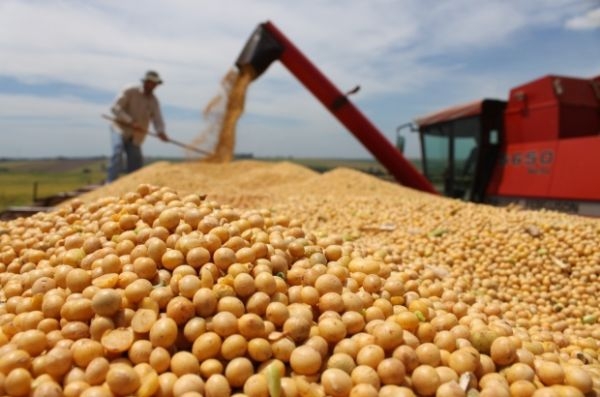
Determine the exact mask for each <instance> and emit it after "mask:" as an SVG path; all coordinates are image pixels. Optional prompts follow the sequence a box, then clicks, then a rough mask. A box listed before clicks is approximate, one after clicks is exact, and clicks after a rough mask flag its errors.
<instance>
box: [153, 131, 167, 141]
mask: <svg viewBox="0 0 600 397" xmlns="http://www.w3.org/2000/svg"><path fill="white" fill-rule="evenodd" d="M156 135H158V137H159V138H160V140H161V141H163V142H168V141H169V137H168V136H167V134H166V133H165V132H164V131H161V132H158V133H156Z"/></svg>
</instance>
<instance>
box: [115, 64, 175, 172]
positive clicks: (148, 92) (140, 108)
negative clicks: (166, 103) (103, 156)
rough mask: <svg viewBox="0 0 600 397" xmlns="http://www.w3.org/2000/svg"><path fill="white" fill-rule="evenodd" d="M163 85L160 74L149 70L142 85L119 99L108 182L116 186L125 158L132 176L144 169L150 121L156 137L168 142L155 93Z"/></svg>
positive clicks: (131, 88) (123, 94) (123, 93)
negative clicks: (114, 183) (146, 139)
mask: <svg viewBox="0 0 600 397" xmlns="http://www.w3.org/2000/svg"><path fill="white" fill-rule="evenodd" d="M159 84H162V80H161V78H160V76H159V75H158V73H157V72H155V71H153V70H150V71H148V72H146V75H145V76H144V77H143V78H142V84H141V85H135V86H133V87H128V88H126V89H125V90H124V91H123V92H121V94H120V95H119V96H118V97H117V99H116V101H115V103H114V105H113V106H112V108H111V111H112V113H113V114H114V115H115V119H116V120H117V122H115V123H114V124H113V125H111V127H110V130H111V142H112V155H111V157H110V163H109V165H108V176H107V182H113V181H114V180H115V179H117V178H118V177H119V173H120V172H121V168H122V162H123V154H125V156H126V157H127V169H126V171H127V172H128V173H129V172H132V171H135V170H137V169H139V168H141V167H142V165H143V163H144V158H143V156H142V148H141V145H142V143H143V142H144V139H145V138H146V134H147V133H148V127H149V124H150V121H152V124H153V126H154V130H155V131H156V135H157V136H158V137H159V138H160V139H161V140H163V141H165V142H166V141H168V139H169V138H168V137H167V134H166V133H165V123H164V121H163V118H162V114H161V111H160V104H159V103H158V99H157V98H156V96H154V89H155V88H156V87H157V86H158V85H159Z"/></svg>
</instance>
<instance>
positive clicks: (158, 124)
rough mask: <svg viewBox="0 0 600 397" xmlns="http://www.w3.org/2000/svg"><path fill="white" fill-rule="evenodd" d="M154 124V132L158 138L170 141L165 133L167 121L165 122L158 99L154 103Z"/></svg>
mask: <svg viewBox="0 0 600 397" xmlns="http://www.w3.org/2000/svg"><path fill="white" fill-rule="evenodd" d="M152 124H153V125H154V130H155V131H156V134H157V135H158V137H159V138H160V139H161V140H163V141H168V140H169V137H167V133H166V132H165V121H164V120H163V117H162V112H161V110H160V103H159V102H158V99H156V98H155V101H154V109H153V111H152Z"/></svg>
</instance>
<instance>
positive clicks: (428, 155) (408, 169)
mask: <svg viewBox="0 0 600 397" xmlns="http://www.w3.org/2000/svg"><path fill="white" fill-rule="evenodd" d="M275 60H279V61H280V62H281V63H282V64H283V65H284V66H285V67H286V68H287V69H288V70H289V71H290V72H291V73H292V74H293V75H294V76H295V77H296V78H297V79H298V80H299V81H300V83H302V84H303V85H304V86H305V87H306V88H307V89H308V90H309V91H310V92H311V93H312V94H313V95H314V96H315V97H316V98H317V99H318V100H319V101H320V102H321V103H322V104H323V105H324V106H325V107H326V108H327V109H328V110H329V111H330V112H331V113H332V114H333V115H334V116H335V117H336V118H337V119H338V120H339V121H340V122H341V123H342V124H343V125H344V126H345V127H346V128H347V129H348V130H349V131H350V132H351V133H352V134H354V136H355V137H356V138H357V139H358V140H359V141H360V142H361V143H362V144H363V145H364V146H365V147H366V148H367V149H368V150H369V151H370V152H371V154H373V156H374V157H375V158H376V159H377V160H378V161H379V162H380V163H381V164H382V165H383V166H384V167H385V168H386V169H387V170H388V171H389V172H390V174H392V176H393V177H394V178H395V179H396V180H397V181H398V182H400V183H401V184H403V185H405V186H409V187H411V188H414V189H418V190H421V191H424V192H428V193H436V192H438V191H440V192H441V193H443V194H444V195H446V196H449V197H453V198H459V199H464V200H469V201H474V202H480V203H490V204H497V205H507V204H510V203H515V204H519V205H521V206H524V207H529V208H547V209H553V210H559V211H564V212H571V213H577V214H581V215H588V216H599V215H600V172H598V170H600V76H598V77H595V78H593V79H583V78H574V77H563V76H545V77H542V78H540V79H537V80H535V81H532V82H529V83H526V84H524V85H521V86H518V87H515V88H513V89H512V90H511V91H510V96H509V100H508V102H507V101H500V100H491V99H484V100H479V101H476V102H473V103H469V104H466V105H461V106H453V107H451V108H448V109H445V110H442V111H439V112H436V113H433V114H430V115H427V116H424V117H420V118H417V119H416V120H415V123H414V124H413V123H409V124H408V125H410V126H411V127H412V129H413V130H414V131H418V132H419V136H420V141H421V150H422V159H423V170H424V174H425V175H423V174H421V173H420V172H419V171H418V170H417V169H416V168H414V167H413V166H412V164H411V163H410V162H408V161H407V160H406V159H405V158H404V156H403V155H402V153H401V152H400V151H399V150H398V149H397V148H396V147H395V146H393V145H392V144H391V143H390V142H389V141H388V140H387V139H386V138H385V136H384V135H383V134H382V133H381V132H380V131H379V130H378V129H377V128H376V127H375V126H374V125H373V124H372V123H371V122H370V121H369V120H368V119H367V118H366V117H365V116H364V115H363V114H362V113H361V112H360V111H359V110H358V109H357V108H356V107H355V106H354V105H353V104H352V103H351V102H350V100H349V99H348V95H349V94H352V93H354V92H356V91H357V89H358V88H355V89H353V90H350V91H349V92H347V93H342V92H341V91H340V90H339V89H337V88H336V87H335V86H334V85H333V84H332V83H331V82H330V81H329V80H328V79H327V78H326V77H325V76H324V75H323V74H322V73H321V72H320V71H319V70H318V69H317V68H316V67H315V66H314V65H313V64H312V63H311V62H310V61H309V60H308V59H307V58H306V57H305V56H304V55H303V54H302V53H301V52H300V51H299V50H298V48H296V46H294V44H292V42H291V41H290V40H289V39H288V38H287V37H286V36H285V35H284V34H283V33H282V32H281V31H280V30H279V29H277V27H275V25H273V23H271V22H265V23H262V24H260V25H259V26H258V27H257V28H256V30H255V31H254V32H253V34H252V35H251V36H250V38H249V40H248V42H247V43H246V45H245V47H244V48H243V50H242V52H241V54H240V55H239V57H238V59H237V61H236V66H237V67H238V68H240V69H242V68H248V67H251V68H252V70H253V75H254V79H256V78H257V77H259V76H260V75H261V74H262V73H263V72H264V71H265V70H266V69H267V68H268V67H269V65H270V64H271V63H272V62H273V61H275ZM415 124H416V125H415ZM434 185H435V186H437V187H438V189H436V188H435V187H434Z"/></svg>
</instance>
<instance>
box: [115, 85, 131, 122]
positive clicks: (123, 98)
mask: <svg viewBox="0 0 600 397" xmlns="http://www.w3.org/2000/svg"><path fill="white" fill-rule="evenodd" d="M130 99H131V94H130V93H129V90H123V91H122V92H121V94H119V96H118V97H117V99H116V100H115V102H114V104H113V106H112V107H111V109H110V110H111V111H112V113H113V114H114V115H115V116H116V118H117V120H118V121H123V122H125V123H129V124H131V123H133V117H131V115H129V113H127V112H126V111H125V109H127V107H128V104H129V101H130Z"/></svg>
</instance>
